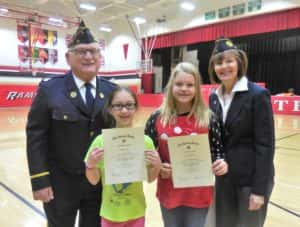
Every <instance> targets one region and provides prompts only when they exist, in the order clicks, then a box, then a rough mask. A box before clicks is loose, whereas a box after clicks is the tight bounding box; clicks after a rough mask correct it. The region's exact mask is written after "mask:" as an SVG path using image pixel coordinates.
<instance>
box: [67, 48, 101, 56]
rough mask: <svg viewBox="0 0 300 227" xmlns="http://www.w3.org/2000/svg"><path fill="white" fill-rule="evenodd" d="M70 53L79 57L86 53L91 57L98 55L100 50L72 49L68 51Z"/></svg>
mask: <svg viewBox="0 0 300 227" xmlns="http://www.w3.org/2000/svg"><path fill="white" fill-rule="evenodd" d="M69 51H70V52H72V53H74V54H76V55H78V56H80V57H84V56H86V54H87V53H90V54H91V55H92V56H93V57H96V56H99V55H100V49H99V48H91V49H84V48H73V49H70V50H69Z"/></svg>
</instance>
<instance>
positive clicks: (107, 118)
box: [102, 86, 139, 128]
mask: <svg viewBox="0 0 300 227" xmlns="http://www.w3.org/2000/svg"><path fill="white" fill-rule="evenodd" d="M122 91H125V92H127V93H128V94H130V95H131V97H132V98H133V99H134V102H135V108H136V109H138V106H139V104H138V98H137V95H136V94H135V93H134V92H133V91H132V90H131V89H129V88H127V87H121V86H117V88H116V89H115V90H114V91H113V92H112V93H110V95H109V96H108V98H107V100H106V102H105V104H104V108H103V111H102V113H103V119H104V124H105V128H112V127H115V125H116V121H115V119H114V117H113V116H112V115H111V113H110V112H109V109H110V108H111V105H112V101H113V99H114V97H115V95H116V94H117V93H119V92H122Z"/></svg>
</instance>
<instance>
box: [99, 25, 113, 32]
mask: <svg viewBox="0 0 300 227" xmlns="http://www.w3.org/2000/svg"><path fill="white" fill-rule="evenodd" d="M99 30H100V31H103V32H111V30H112V29H111V28H109V27H104V26H102V27H100V28H99Z"/></svg>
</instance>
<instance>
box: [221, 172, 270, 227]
mask: <svg viewBox="0 0 300 227" xmlns="http://www.w3.org/2000/svg"><path fill="white" fill-rule="evenodd" d="M273 185H274V183H273V181H271V182H270V183H269V187H268V193H267V198H265V204H264V205H263V206H262V207H261V209H259V210H257V211H249V210H248V207H249V196H250V193H251V187H241V186H237V185H235V184H234V183H233V182H231V181H230V179H229V177H228V176H223V177H217V178H216V227H263V225H264V222H265V218H266V214H267V207H268V201H269V198H270V195H271V192H272V189H273Z"/></svg>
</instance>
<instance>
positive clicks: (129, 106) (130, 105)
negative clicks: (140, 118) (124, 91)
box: [111, 103, 136, 111]
mask: <svg viewBox="0 0 300 227" xmlns="http://www.w3.org/2000/svg"><path fill="white" fill-rule="evenodd" d="M111 108H112V109H113V110H115V111H121V110H122V109H123V108H126V109H127V110H134V109H135V108H136V104H135V103H126V104H121V103H117V104H112V105H111Z"/></svg>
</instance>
